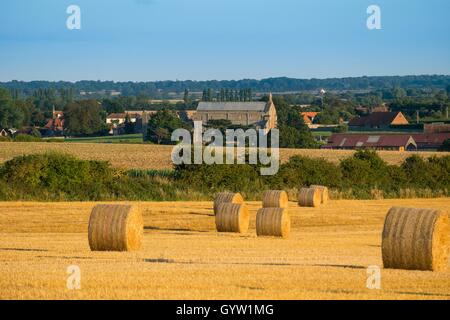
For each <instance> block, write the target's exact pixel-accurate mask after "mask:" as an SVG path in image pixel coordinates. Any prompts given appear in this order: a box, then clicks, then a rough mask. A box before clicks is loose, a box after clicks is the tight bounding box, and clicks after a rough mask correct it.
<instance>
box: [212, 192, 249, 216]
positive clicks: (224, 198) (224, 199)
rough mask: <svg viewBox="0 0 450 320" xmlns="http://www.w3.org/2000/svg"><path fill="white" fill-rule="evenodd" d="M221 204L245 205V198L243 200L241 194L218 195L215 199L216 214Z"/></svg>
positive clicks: (225, 193) (226, 193) (223, 193)
mask: <svg viewBox="0 0 450 320" xmlns="http://www.w3.org/2000/svg"><path fill="white" fill-rule="evenodd" d="M219 203H237V204H242V203H244V198H242V196H241V194H240V193H232V192H220V193H218V194H217V195H216V198H215V199H214V214H216V213H217V207H218V205H219Z"/></svg>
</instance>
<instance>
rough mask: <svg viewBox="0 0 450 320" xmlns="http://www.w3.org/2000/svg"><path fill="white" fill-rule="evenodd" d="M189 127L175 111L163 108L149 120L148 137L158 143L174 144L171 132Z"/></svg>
mask: <svg viewBox="0 0 450 320" xmlns="http://www.w3.org/2000/svg"><path fill="white" fill-rule="evenodd" d="M181 128H188V125H187V124H186V123H184V122H183V121H182V120H181V119H180V118H179V117H178V116H177V114H176V113H175V112H172V111H168V110H165V109H164V110H161V111H158V112H157V113H156V114H154V115H153V116H152V117H151V118H150V120H149V122H148V132H147V137H148V139H149V140H150V141H151V142H153V143H157V144H173V141H171V139H170V138H171V134H172V132H173V131H174V130H176V129H181Z"/></svg>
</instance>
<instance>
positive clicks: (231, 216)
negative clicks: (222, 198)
mask: <svg viewBox="0 0 450 320" xmlns="http://www.w3.org/2000/svg"><path fill="white" fill-rule="evenodd" d="M249 222H250V216H249V213H248V208H247V205H245V204H244V203H242V204H238V203H229V202H222V203H219V204H218V205H217V212H216V229H217V231H218V232H236V233H245V232H247V230H248V225H249Z"/></svg>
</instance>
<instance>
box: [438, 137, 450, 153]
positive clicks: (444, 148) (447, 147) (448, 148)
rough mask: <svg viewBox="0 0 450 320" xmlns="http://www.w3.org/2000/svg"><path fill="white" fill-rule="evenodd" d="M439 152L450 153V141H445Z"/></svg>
mask: <svg viewBox="0 0 450 320" xmlns="http://www.w3.org/2000/svg"><path fill="white" fill-rule="evenodd" d="M439 151H447V152H448V151H450V139H447V140H445V141H444V143H443V144H442V146H441V147H440V148H439Z"/></svg>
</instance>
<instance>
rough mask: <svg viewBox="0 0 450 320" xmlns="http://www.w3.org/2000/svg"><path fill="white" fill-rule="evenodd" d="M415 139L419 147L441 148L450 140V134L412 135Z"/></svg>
mask: <svg viewBox="0 0 450 320" xmlns="http://www.w3.org/2000/svg"><path fill="white" fill-rule="evenodd" d="M411 136H412V137H413V139H414V140H415V141H416V142H417V145H418V146H421V147H429V148H433V147H436V148H438V147H440V146H441V145H442V144H443V143H444V142H445V140H447V139H450V132H447V133H430V134H425V133H421V134H412V135H411Z"/></svg>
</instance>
